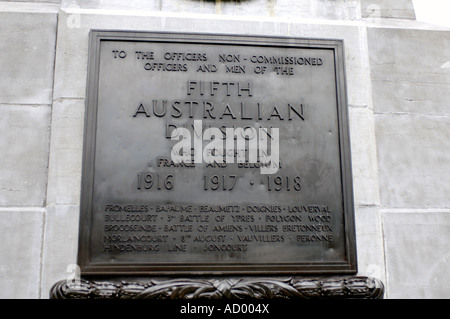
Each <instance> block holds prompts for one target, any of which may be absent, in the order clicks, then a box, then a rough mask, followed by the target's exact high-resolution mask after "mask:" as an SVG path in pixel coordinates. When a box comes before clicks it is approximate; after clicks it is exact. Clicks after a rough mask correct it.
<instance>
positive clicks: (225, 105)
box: [78, 31, 356, 275]
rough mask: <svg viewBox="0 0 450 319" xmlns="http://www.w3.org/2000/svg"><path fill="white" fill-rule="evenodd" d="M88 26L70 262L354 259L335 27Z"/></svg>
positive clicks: (167, 271) (93, 270)
mask: <svg viewBox="0 0 450 319" xmlns="http://www.w3.org/2000/svg"><path fill="white" fill-rule="evenodd" d="M90 41H91V42H90V49H89V70H88V88H87V107H86V127H85V141H84V155H83V176H82V190H81V219H80V242H79V256H78V258H79V265H80V267H81V273H82V275H103V274H106V275H181V274H183V275H190V274H195V275H198V274H211V275H219V274H247V275H249V274H313V273H314V274H326V273H341V274H343V273H348V274H350V273H356V248H355V246H356V243H355V233H354V216H353V215H354V211H353V210H354V208H353V191H352V175H351V161H350V147H349V132H348V114H347V98H346V87H345V69H344V53H343V51H344V49H343V42H342V41H341V40H321V39H300V38H288V37H259V36H258V37H257V36H234V35H217V34H186V33H152V32H121V31H91V38H90Z"/></svg>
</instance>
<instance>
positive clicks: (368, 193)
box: [350, 107, 380, 205]
mask: <svg viewBox="0 0 450 319" xmlns="http://www.w3.org/2000/svg"><path fill="white" fill-rule="evenodd" d="M350 140H351V149H352V170H353V193H354V199H355V205H378V204H379V203H380V197H379V189H378V166H377V153H376V141H375V126H374V115H373V111H372V110H371V109H370V108H368V107H365V108H362V107H352V108H350Z"/></svg>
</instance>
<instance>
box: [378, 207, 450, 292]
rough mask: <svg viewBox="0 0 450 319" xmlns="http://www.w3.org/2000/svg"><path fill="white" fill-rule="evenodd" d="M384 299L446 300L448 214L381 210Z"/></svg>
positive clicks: (448, 283)
mask: <svg viewBox="0 0 450 319" xmlns="http://www.w3.org/2000/svg"><path fill="white" fill-rule="evenodd" d="M382 217H383V232H384V236H385V246H386V247H385V249H386V268H387V277H388V278H389V281H388V282H387V288H388V289H387V291H388V297H389V298H392V299H399V298H401V299H405V298H406V299H410V298H414V299H424V298H429V299H448V298H450V278H449V276H448V270H449V269H450V242H449V240H448V239H449V234H450V211H449V210H443V211H436V210H420V211H418V210H402V211H399V210H397V211H395V210H393V211H390V210H384V211H383V212H382Z"/></svg>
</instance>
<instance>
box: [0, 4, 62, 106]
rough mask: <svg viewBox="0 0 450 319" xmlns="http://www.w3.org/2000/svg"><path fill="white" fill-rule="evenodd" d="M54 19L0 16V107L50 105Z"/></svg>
mask: <svg viewBox="0 0 450 319" xmlns="http://www.w3.org/2000/svg"><path fill="white" fill-rule="evenodd" d="M56 22H57V16H56V14H55V13H50V12H4V11H2V12H0V39H2V40H1V41H0V70H2V74H1V77H0V103H10V104H11V103H14V104H51V100H52V87H53V67H54V57H55V53H54V50H55V41H56Z"/></svg>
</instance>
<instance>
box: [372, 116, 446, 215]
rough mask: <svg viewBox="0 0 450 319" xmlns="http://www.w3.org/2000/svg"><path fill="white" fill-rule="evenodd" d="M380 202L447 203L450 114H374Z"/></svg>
mask: <svg viewBox="0 0 450 319" xmlns="http://www.w3.org/2000/svg"><path fill="white" fill-rule="evenodd" d="M375 118H376V138H377V153H378V168H379V183H380V197H381V204H382V205H383V206H387V207H393V208H394V207H396V208H407V207H415V208H425V207H430V208H431V207H449V206H450V198H449V196H448V194H449V192H450V185H449V183H448V181H449V180H450V170H449V166H448V163H450V151H449V150H450V130H449V127H450V118H449V117H448V116H427V115H417V114H416V115H410V114H406V115H405V114H377V115H376V117H375Z"/></svg>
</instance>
